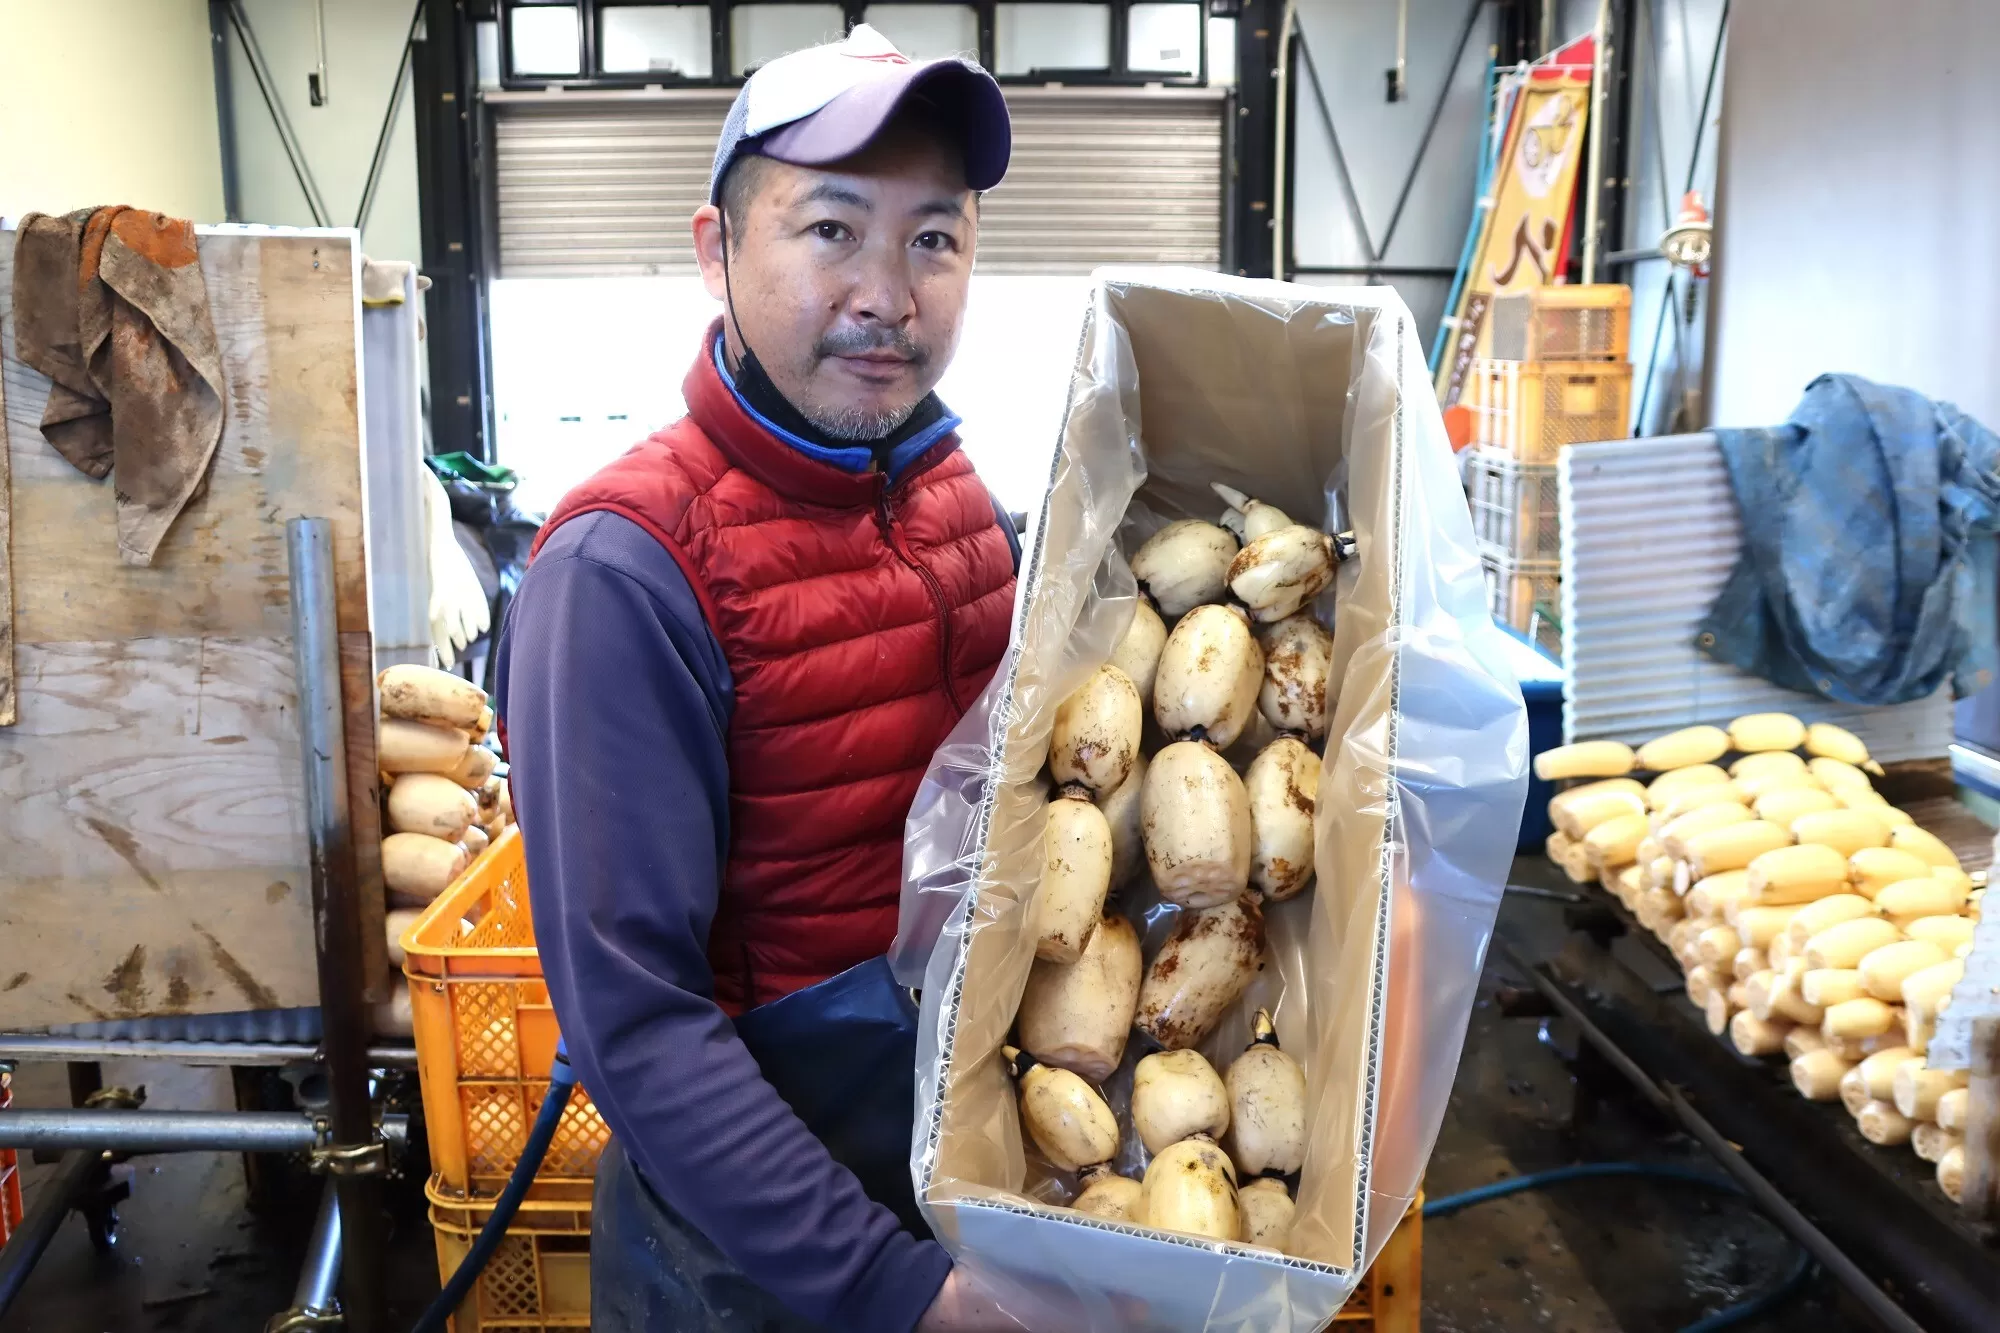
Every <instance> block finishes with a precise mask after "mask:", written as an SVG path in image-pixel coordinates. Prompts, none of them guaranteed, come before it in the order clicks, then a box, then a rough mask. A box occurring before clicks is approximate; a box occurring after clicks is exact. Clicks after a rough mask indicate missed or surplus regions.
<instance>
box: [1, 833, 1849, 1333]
mask: <svg viewBox="0 0 2000 1333" xmlns="http://www.w3.org/2000/svg"><path fill="white" fill-rule="evenodd" d="M1523 868H1524V871H1525V872H1526V873H1529V874H1534V873H1536V872H1535V871H1534V869H1533V868H1532V867H1531V866H1530V865H1529V864H1528V863H1524V867H1523ZM1504 912H1505V916H1506V921H1507V924H1508V927H1509V930H1510V932H1511V934H1512V936H1513V938H1514V939H1515V940H1516V942H1517V943H1518V944H1521V945H1523V946H1525V947H1526V948H1528V949H1529V950H1530V951H1533V950H1534V949H1536V948H1537V947H1546V948H1551V949H1552V948H1553V947H1554V944H1555V941H1556V939H1557V938H1558V936H1559V933H1560V924H1559V909H1558V908H1556V907H1554V906H1552V905H1550V904H1548V903H1543V902H1536V901H1532V900H1520V899H1513V898H1510V899H1509V900H1508V903H1507V905H1506V907H1505V909H1504ZM1506 981H1507V977H1506V975H1505V972H1504V969H1501V968H1499V967H1498V966H1497V965H1492V966H1489V968H1488V970H1487V975H1486V977H1485V980H1484V984H1483V985H1482V987H1481V991H1480V999H1479V1003H1478V1007H1477V1008H1476V1009H1475V1010H1474V1012H1473V1015H1472V1021H1471V1026H1470V1030H1469V1032H1468V1034H1467V1037H1466V1044H1465V1055H1464V1058H1463V1060H1462V1061H1461V1063H1460V1066H1459V1073H1458V1079H1457V1083H1456V1086H1455V1088H1454V1090H1453V1100H1452V1104H1451V1107H1450V1110H1449V1112H1448V1114H1447V1117H1446V1121H1445V1125H1444V1129H1443V1132H1442V1134H1441V1135H1440V1138H1439V1142H1438V1146H1437V1150H1436V1152H1435V1154H1434V1155H1433V1158H1432V1162H1431V1167H1430V1173H1429V1176H1428V1179H1427V1181H1426V1189H1427V1191H1428V1194H1429V1196H1430V1197H1431V1198H1433V1199H1438V1198H1442V1197H1444V1196H1446V1195H1449V1194H1452V1193H1455V1192H1457V1191H1460V1190H1465V1189H1469V1188H1472V1187H1474V1186H1479V1185H1485V1184H1488V1183H1491V1182H1493V1181H1496V1180H1501V1179H1505V1178H1510V1177H1513V1176H1517V1175H1520V1174H1523V1173H1526V1172H1531V1171H1540V1170H1544V1169H1547V1168H1551V1167H1557V1166H1564V1165H1568V1164H1571V1163H1575V1162H1608V1161H1634V1160H1636V1161H1646V1162H1656V1163H1657V1162H1664V1163H1673V1164H1680V1165H1684V1166H1688V1167H1693V1168H1697V1169H1703V1170H1712V1167H1711V1165H1710V1163H1709V1162H1708V1160H1707V1159H1706V1157H1705V1155H1704V1154H1703V1153H1702V1152H1701V1151H1700V1150H1699V1148H1697V1147H1695V1146H1694V1145H1693V1144H1692V1143H1691V1142H1690V1141H1688V1140H1687V1139H1685V1138H1684V1137H1682V1136H1680V1135H1678V1134H1674V1133H1670V1132H1669V1131H1668V1130H1667V1129H1666V1128H1665V1127H1663V1126H1662V1125H1661V1124H1659V1123H1658V1122H1656V1121H1654V1120H1653V1119H1651V1118H1650V1115H1649V1113H1648V1112H1647V1111H1646V1110H1645V1108H1644V1107H1643V1106H1642V1105H1641V1104H1640V1103H1638V1102H1637V1101H1636V1100H1634V1099H1633V1098H1631V1097H1630V1096H1629V1095H1626V1094H1625V1093H1624V1092H1623V1090H1622V1089H1621V1088H1619V1087H1617V1086H1601V1085H1599V1084H1595V1083H1590V1084H1585V1085H1581V1086H1580V1085H1579V1083H1578V1082H1577V1080H1576V1079H1575V1077H1574V1076H1573V1074H1572V1071H1571V1068H1570V1066H1568V1065H1567V1064H1566V1063H1565V1062H1564V1061H1563V1060H1562V1059H1561V1058H1559V1056H1558V1054H1557V1053H1556V1051H1554V1050H1553V1049H1551V1047H1550V1045H1549V1044H1547V1043H1545V1042H1544V1041H1543V1040H1542V1038H1541V1035H1540V1034H1541V1029H1542V1025H1541V1023H1540V1022H1539V1021H1538V1020H1536V1019H1532V1018H1508V1017H1504V1016H1503V1015H1502V1014H1501V1012H1500V1009H1499V1006H1498V1004H1497V1003H1496V1002H1495V998H1494V997H1495V993H1496V988H1498V987H1500V986H1502V985H1504V984H1505V983H1506ZM1556 1039H1557V1041H1558V1042H1559V1041H1560V1040H1561V1038H1560V1034H1559V1033H1558V1034H1556ZM104 1078H105V1081H106V1082H107V1083H112V1084H120V1083H123V1084H131V1083H144V1084H146V1085H147V1087H148V1093H149V1099H148V1105H151V1106H156V1107H185V1108H188V1109H222V1108H227V1107H229V1106H231V1105H233V1104H234V1103H233V1100H232V1098H233V1094H232V1090H231V1083H230V1078H229V1075H228V1073H227V1072H226V1071H222V1070H190V1069H181V1068H176V1067H173V1066H166V1065H158V1064H143V1063H140V1062H111V1063H107V1064H106V1065H105V1066H104ZM16 1098H17V1101H16V1104H17V1105H22V1106H62V1105H67V1104H68V1087H67V1083H66V1081H65V1076H64V1074H63V1071H62V1068H61V1067H60V1066H34V1065H30V1066H24V1067H23V1068H22V1069H21V1071H20V1073H19V1075H18V1076H17V1082H16ZM129 1169H130V1170H131V1171H132V1172H133V1176H132V1186H133V1194H132V1197H131V1199H130V1200H128V1201H127V1202H126V1203H125V1204H123V1205H122V1207H121V1208H120V1210H119V1211H120V1217H121V1219H122V1223H123V1226H122V1234H121V1238H120V1241H119V1244H118V1245H117V1246H116V1248H115V1249H114V1250H113V1251H112V1252H111V1253H109V1254H99V1253H98V1252H97V1251H96V1250H94V1249H93V1248H92V1246H91V1244H90V1241H89V1238H88V1236H87V1235H86V1233H85V1228H84V1225H83V1223H82V1221H81V1220H80V1219H79V1218H76V1217H71V1218H70V1219H69V1220H68V1221H67V1222H65V1223H64V1226H63V1230H62V1232H61V1234H60V1235H59V1236H58V1237H57V1239H56V1242H55V1244H54V1245H53V1246H52V1247H51V1249H50V1251H49V1254H48V1255H47V1257H46V1258H45V1259H44V1260H43V1262H42V1264H41V1265H40V1267H39V1268H38V1270H37V1271H36V1273H35V1275H34V1277H33V1278H32V1279H31V1280H30V1283H29V1286H28V1288H27V1290H26V1291H25V1292H24V1294H23V1297H22V1300H21V1303H20V1305H19V1306H18V1307H17V1309H16V1310H15V1312H14V1314H13V1315H12V1316H11V1318H10V1319H9V1320H8V1322H7V1324H6V1326H5V1327H6V1330H7V1333H152V1331H154V1330H158V1331H160V1333H178V1331H179V1330H195V1329H218V1330H220V1329H228V1330H256V1329H260V1328H262V1327H263V1326H264V1321H265V1320H266V1319H267V1318H269V1316H270V1315H271V1314H272V1313H273V1312H275V1311H277V1310H280V1309H283V1308H285V1307H286V1306H288V1305H289V1304H290V1300H291V1289H292V1284H293V1281H294V1279H295V1277H296V1274H297V1267H298V1262H299V1256H300V1254H301V1253H302V1250H303V1245H304V1241H305V1235H306V1232H307V1230H308V1229H309V1227H310V1223H311V1215H312V1207H313V1204H314V1201H315V1199H316V1195H315V1194H314V1193H313V1188H314V1186H313V1183H312V1182H310V1181H300V1182H294V1184H295V1185H296V1186H297V1188H293V1189H291V1190H290V1191H289V1192H285V1191H273V1193H275V1194H278V1195H280V1197H278V1198H276V1199H273V1200H266V1199H265V1196H263V1195H261V1194H260V1195H259V1196H258V1197H259V1201H260V1202H262V1203H263V1206H262V1208H261V1210H253V1209H252V1208H251V1206H250V1205H251V1203H252V1196H251V1191H250V1189H249V1187H248V1185H247V1183H246V1180H245V1176H244V1167H243V1164H242V1159H241V1158H239V1157H233V1156H220V1155H193V1156H182V1157H155V1158H145V1159H141V1160H140V1161H138V1162H137V1163H134V1164H133V1165H132V1167H131V1168H129ZM50 1170H51V1168H48V1167H30V1168H28V1170H27V1173H26V1174H27V1178H28V1188H29V1195H30V1198H29V1202H30V1205H31V1206H32V1203H33V1194H34V1191H35V1188H36V1186H37V1185H38V1184H39V1182H40V1181H41V1180H42V1179H43V1178H45V1177H46V1176H47V1175H48V1173H49V1171H50ZM389 1253H390V1262H391V1267H392V1281H391V1287H392V1300H393V1312H392V1317H391V1319H390V1326H391V1327H392V1328H404V1327H408V1326H410V1325H411V1324H412V1323H414V1322H415V1320H416V1317H417V1315H418V1314H419V1313H420V1312H421V1310H422V1308H423V1305H424V1302H425V1301H426V1300H427V1299H428V1298H429V1296H430V1295H431V1294H432V1293H434V1292H435V1290H436V1259H435V1252H434V1250H433V1249H432V1244H431V1238H430V1233H429V1231H428V1229H427V1228H426V1227H425V1225H424V1221H423V1214H422V1207H421V1198H420V1195H419V1194H418V1193H417V1192H416V1190H415V1182H408V1181H406V1182H403V1184H402V1186H401V1187H400V1192H399V1204H398V1207H397V1209H396V1215H395V1221H394V1224H393V1228H392V1232H391V1235H390V1238H389ZM1794 1256H1795V1251H1794V1250H1793V1249H1792V1247H1791V1245H1790V1242H1789V1241H1787V1240H1786V1239H1785V1238H1784V1237H1783V1235H1782V1234H1781V1233H1779V1232H1778V1231H1777V1229H1776V1228H1775V1227H1774V1226H1772V1225H1771V1224H1770V1223H1769V1222H1767V1221H1765V1220H1764V1219H1763V1218H1762V1217H1761V1216H1760V1215H1758V1214H1757V1213H1756V1212H1755V1210H1754V1209H1752V1208H1751V1207H1750V1206H1749V1205H1748V1204H1747V1203H1745V1202H1743V1201H1741V1200H1740V1199H1737V1198H1734V1197H1731V1196H1727V1195H1723V1194H1719V1193H1713V1192H1709V1191H1706V1190H1702V1189H1698V1188H1695V1187H1692V1186H1689V1185H1685V1184H1681V1183H1678V1182H1674V1181H1656V1180H1650V1179H1611V1180H1586V1181H1578V1182H1573V1183H1569V1184H1563V1185H1557V1186H1553V1187H1551V1188H1548V1189H1545V1190H1539V1191H1534V1192H1530V1193H1523V1194H1518V1195H1515V1196H1512V1197H1510V1198H1506V1199H1501V1200H1498V1201H1495V1202H1491V1203H1485V1204H1481V1205H1478V1206H1476V1207H1473V1208H1470V1209H1467V1210H1466V1211H1464V1212H1462V1213H1458V1214H1456V1215H1454V1216H1451V1217H1445V1218H1435V1219H1432V1220H1431V1221H1430V1222H1428V1223H1427V1225H1426V1231H1425V1237H1424V1255H1423V1293H1424V1317H1423V1327H1424V1328H1425V1329H1426V1330H1432V1331H1433V1333H1499V1331H1500V1330H1517V1329H1538V1330H1539V1329H1546V1330H1551V1331H1552V1333H1614V1331H1621V1333H1673V1330H1677V1329H1681V1328H1683V1327H1685V1326H1687V1325H1689V1324H1691V1323H1693V1322H1694V1321H1696V1320H1698V1319H1700V1318H1702V1317H1703V1316H1705V1315H1708V1314H1711V1313H1713V1312H1714V1311H1716V1310H1718V1309H1720V1308H1722V1307H1724V1306H1727V1305H1729V1304H1731V1303H1733V1302H1735V1301H1738V1300H1741V1299H1743V1298H1744V1297H1746V1296H1749V1295H1753V1294H1755V1293H1756V1292H1758V1291H1761V1290H1764V1289H1766V1288H1768V1287H1770V1286H1773V1285H1775V1284H1777V1283H1778V1282H1780V1281H1781V1280H1782V1279H1783V1277H1784V1276H1785V1275H1786V1273H1787V1271H1788V1270H1789V1269H1790V1268H1791V1266H1792V1263H1793V1260H1794ZM1735 1327H1737V1328H1739V1329H1744V1330H1749V1331H1750V1333H1849V1331H1850V1330H1852V1331H1853V1333H1861V1330H1864V1329H1866V1328H1869V1327H1870V1325H1869V1324H1868V1323H1867V1322H1865V1321H1864V1320H1863V1319H1862V1317H1861V1316H1859V1315H1858V1314H1855V1313H1853V1312H1851V1311H1850V1310H1849V1309H1848V1308H1847V1307H1846V1305H1845V1304H1844V1302H1843V1298H1842V1297H1841V1296H1840V1295H1839V1294H1838V1293H1837V1291H1836V1290H1835V1289H1834V1288H1833V1287H1832V1285H1831V1284H1830V1283H1829V1282H1828V1281H1827V1280H1826V1279H1825V1278H1824V1277H1821V1276H1818V1275H1814V1276H1812V1277H1811V1278H1810V1279H1809V1280H1808V1281H1807V1282H1806V1284H1805V1285H1804V1286H1803V1288H1802V1289H1801V1290H1800V1291H1799V1292H1798V1293H1796V1294H1795V1295H1793V1296H1792V1297H1791V1298H1789V1299H1788V1300H1786V1301H1785V1302H1783V1303H1782V1304H1781V1305H1779V1306H1778V1307H1776V1308H1775V1309H1773V1310H1771V1311H1769V1312H1767V1313H1765V1314H1762V1315H1759V1316H1757V1317H1755V1318H1753V1319H1751V1320H1749V1321H1747V1322H1744V1323H1741V1324H1738V1325H1736V1326H1735Z"/></svg>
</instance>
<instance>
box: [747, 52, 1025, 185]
mask: <svg viewBox="0 0 2000 1333" xmlns="http://www.w3.org/2000/svg"><path fill="white" fill-rule="evenodd" d="M913 98H915V99H921V100H922V101H923V102H924V103H925V104H926V105H927V106H928V107H929V108H931V109H932V110H934V111H935V113H936V114H937V116H938V117H939V120H940V122H941V124H942V125H943V126H944V127H945V128H946V129H947V130H949V131H950V132H951V133H952V134H953V136H954V137H955V138H956V139H957V140H958V142H959V143H960V144H961V145H962V146H963V147H964V149H965V183H966V185H967V186H968V187H970V188H972V189H974V190H990V189H992V188H993V187H994V186H995V185H998V184H999V183H1000V178H1001V177H1002V176H1004V175H1005V174H1006V172H1007V156H1008V153H1009V152H1010V151H1011V149H1012V146H1013V131H1012V129H1011V128H1010V126H1009V122H1008V118H1007V99H1006V98H1005V97H1003V96H1002V95H1001V93H1000V85H999V84H997V83H995V82H994V81H993V76H992V75H991V74H988V73H987V72H986V71H985V70H983V69H981V68H980V67H979V66H978V65H976V64H974V63H972V62H971V61H969V60H960V59H956V58H950V59H944V60H926V61H921V62H917V61H912V60H911V59H910V58H909V57H908V56H906V55H904V54H903V53H902V52H901V51H898V50H897V49H896V48H895V46H894V45H893V44H892V43H891V42H890V41H889V39H888V38H886V37H884V36H883V35H882V34H881V33H879V32H877V31H875V29H873V28H871V27H869V26H868V25H867V24H866V23H857V24H855V25H854V27H853V29H852V30H851V31H849V32H848V34H847V36H846V37H845V38H843V39H842V40H840V41H837V42H829V43H828V44H826V45H824V46H812V47H807V48H806V49H805V50H803V51H793V52H791V53H790V54H788V55H782V56H779V57H778V58H777V59H776V60H772V61H770V62H768V63H766V64H764V65H762V66H760V67H759V68H758V69H757V71H756V73H754V74H752V75H751V76H750V77H749V78H748V79H747V80H745V81H744V84H743V89H742V91H740V92H738V93H737V94H736V101H735V103H734V104H733V105H731V107H730V108H729V117H728V119H726V120H724V121H723V123H722V134H721V136H720V137H719V138H718V139H717V140H716V144H715V166H714V169H713V170H712V171H711V172H710V173H709V178H708V201H709V202H710V203H711V204H717V203H721V202H722V178H723V177H724V176H726V175H728V174H729V168H730V166H731V165H732V164H733V163H734V162H735V161H736V160H737V159H738V158H740V157H746V156H749V155H752V154H755V155H757V156H760V157H769V158H774V159H776V160H777V161H780V162H789V163H791V164H792V165H793V166H797V167H819V166H825V165H827V164H828V163H831V162H838V161H840V160H841V159H842V158H846V157H851V156H853V155H854V154H855V153H858V152H860V151H861V150H862V149H863V148H866V147H867V146H868V145H869V143H870V142H872V141H873V140H874V138H875V136H876V135H878V134H880V133H881V132H882V129H883V127H884V126H886V125H887V124H888V123H889V122H890V121H891V120H893V119H894V118H895V116H896V113H897V112H898V111H899V110H901V109H902V108H903V106H904V104H905V103H906V102H909V101H910V100H911V99H913Z"/></svg>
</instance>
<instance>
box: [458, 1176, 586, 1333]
mask: <svg viewBox="0 0 2000 1333" xmlns="http://www.w3.org/2000/svg"><path fill="white" fill-rule="evenodd" d="M590 1189H591V1186H590V1182H589V1181H580V1182H578V1181H557V1182H550V1183H546V1184H537V1185H536V1186H534V1188H533V1189H532V1190H531V1191H530V1192H529V1195H528V1197H527V1198H526V1199H524V1200H523V1201H522V1203H521V1211H520V1212H518V1213H516V1214H515V1215H514V1220H513V1222H512V1223H510V1224H509V1225H508V1227H507V1236H506V1239H504V1240H502V1241H501V1242H500V1246H499V1248H498V1249H496V1250H495V1251H494V1252H493V1257H492V1259H491V1260H489V1261H488V1262H487V1265H486V1270H485V1272H483V1273H481V1274H480V1276H479V1281H477V1282H476V1283H474V1284H473V1287H472V1290H471V1291H470V1292H469V1293H468V1294H467V1295H466V1298H465V1299H464V1300H463V1301H462V1302H460V1303H459V1307H458V1310H457V1312H456V1313H455V1314H453V1316H452V1320H451V1326H452V1330H453V1333H502V1330H505V1331H506V1333H553V1331H554V1330H557V1329H579V1328H589V1327H590ZM424 1195H425V1197H427V1198H428V1199H429V1200H430V1201H431V1210H430V1211H431V1231H432V1233H433V1235H435V1236H436V1238H437V1259H438V1280H439V1281H440V1282H442V1281H444V1280H445V1279H446V1278H448V1277H450V1276H451V1274H452V1273H454V1272H455V1271H457V1269H458V1265H459V1262H460V1261H461V1260H463V1259H464V1258H465V1255H466V1252H467V1251H468V1250H470V1249H471V1248H472V1242H473V1239H474V1238H475V1237H477V1236H478V1235H479V1229H480V1228H481V1227H483V1226H484V1225H485V1224H486V1219H487V1218H488V1217H490V1216H492V1213H493V1201H492V1199H491V1198H486V1199H482V1200H477V1201H474V1200H467V1199H464V1198H461V1197H459V1196H458V1195H457V1193H456V1192H455V1191H453V1190H452V1189H451V1188H450V1187H449V1186H447V1185H445V1184H444V1183H443V1182H441V1181H440V1180H439V1179H438V1178H437V1177H435V1176H433V1177H432V1178H431V1181H430V1183H429V1184H428V1185H427V1186H425V1188H424Z"/></svg>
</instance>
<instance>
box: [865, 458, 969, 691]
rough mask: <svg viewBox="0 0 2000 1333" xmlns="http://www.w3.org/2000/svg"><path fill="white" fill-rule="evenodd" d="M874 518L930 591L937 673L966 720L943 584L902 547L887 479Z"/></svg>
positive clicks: (905, 547) (886, 539) (949, 608)
mask: <svg viewBox="0 0 2000 1333" xmlns="http://www.w3.org/2000/svg"><path fill="white" fill-rule="evenodd" d="M875 518H876V521H877V522H879V523H880V524H881V525H882V537H883V539H884V540H885V541H887V542H888V543H889V549H890V550H892V551H894V552H895V553H896V558H897V559H899V560H901V561H902V562H903V563H904V564H906V565H908V566H909V567H910V568H911V569H913V570H915V571H916V574H917V577H918V578H920V579H922V580H923V581H924V587H926V588H928V589H930V594H931V602H932V603H933V604H934V605H935V606H936V607H937V613H938V674H939V676H940V677H941V678H942V680H943V681H944V697H945V698H946V699H947V700H949V701H950V703H951V710H952V712H954V713H956V714H958V715H959V716H960V717H964V716H965V705H964V704H962V703H960V702H959V699H958V690H957V689H956V688H955V687H954V686H953V685H952V683H951V604H950V603H949V602H947V601H945V597H944V585H943V584H941V583H939V582H938V581H937V575H935V574H933V573H931V572H930V570H929V569H927V568H925V567H924V564H923V562H922V561H920V560H918V559H917V558H916V556H915V555H913V554H911V552H910V549H909V547H907V546H906V545H904V544H903V537H902V533H901V531H900V529H899V528H898V527H897V524H896V515H895V513H894V512H893V511H892V510H891V509H890V508H889V491H888V485H887V481H886V480H884V482H883V484H882V490H881V491H880V492H878V493H877V495H876V497H875Z"/></svg>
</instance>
